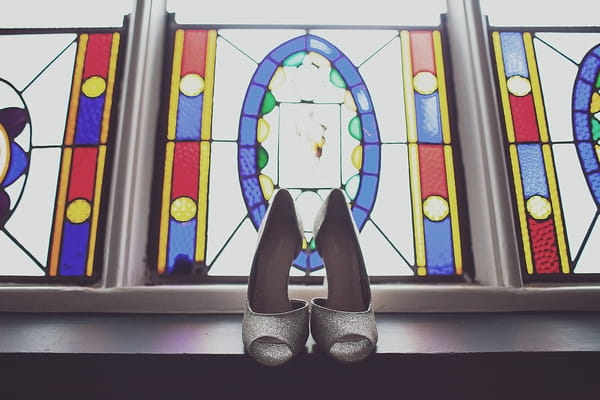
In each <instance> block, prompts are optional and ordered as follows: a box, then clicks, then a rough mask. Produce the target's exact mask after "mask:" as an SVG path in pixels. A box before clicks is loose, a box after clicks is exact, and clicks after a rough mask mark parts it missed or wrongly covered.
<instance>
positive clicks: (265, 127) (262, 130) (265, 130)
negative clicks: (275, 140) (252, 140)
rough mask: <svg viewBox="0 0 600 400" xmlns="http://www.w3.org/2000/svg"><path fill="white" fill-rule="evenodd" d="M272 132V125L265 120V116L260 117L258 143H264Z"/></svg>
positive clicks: (257, 132) (257, 129)
mask: <svg viewBox="0 0 600 400" xmlns="http://www.w3.org/2000/svg"><path fill="white" fill-rule="evenodd" d="M270 132H271V127H270V126H269V123H268V122H267V121H265V120H264V118H259V119H258V124H257V127H256V141H257V142H258V143H262V142H264V141H265V139H267V137H268V136H269V133H270Z"/></svg>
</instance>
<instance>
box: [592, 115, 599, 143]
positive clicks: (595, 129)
mask: <svg viewBox="0 0 600 400" xmlns="http://www.w3.org/2000/svg"><path fill="white" fill-rule="evenodd" d="M592 137H593V138H594V141H597V140H600V121H598V120H597V119H596V118H594V117H592Z"/></svg>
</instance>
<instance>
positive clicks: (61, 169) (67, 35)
mask: <svg viewBox="0 0 600 400" xmlns="http://www.w3.org/2000/svg"><path fill="white" fill-rule="evenodd" d="M126 30H127V27H126V26H124V27H122V28H105V29H61V30H44V29H37V30H32V29H29V30H11V31H0V49H1V50H2V54H3V61H2V63H0V254H2V262H1V263H0V279H1V280H11V281H14V280H17V281H28V280H36V281H40V280H41V281H47V282H52V281H78V282H91V281H93V280H96V279H97V278H98V277H99V276H100V275H99V274H100V272H101V271H100V270H101V256H102V254H101V250H102V243H103V231H104V229H103V227H104V218H105V210H106V199H107V198H108V196H107V195H108V193H107V191H106V186H107V184H106V182H107V181H108V178H109V172H110V162H109V160H110V153H111V148H112V145H111V144H112V141H113V132H112V127H113V126H114V122H115V118H116V107H115V106H114V102H115V101H116V98H117V93H118V83H119V73H118V70H119V65H120V63H121V60H120V57H119V56H120V54H121V53H122V49H123V41H124V40H125V38H126Z"/></svg>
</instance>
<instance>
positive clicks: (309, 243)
mask: <svg viewBox="0 0 600 400" xmlns="http://www.w3.org/2000/svg"><path fill="white" fill-rule="evenodd" d="M308 247H310V249H311V250H314V249H316V248H317V244H316V243H315V238H312V239H310V242H308Z"/></svg>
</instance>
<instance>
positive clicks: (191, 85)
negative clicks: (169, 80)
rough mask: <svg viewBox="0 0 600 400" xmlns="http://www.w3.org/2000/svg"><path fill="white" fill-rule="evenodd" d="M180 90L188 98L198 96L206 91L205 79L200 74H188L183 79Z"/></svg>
mask: <svg viewBox="0 0 600 400" xmlns="http://www.w3.org/2000/svg"><path fill="white" fill-rule="evenodd" d="M179 90H180V91H181V93H183V94H185V95H186V96H188V97H194V96H198V95H199V94H200V93H202V92H203V91H204V79H202V77H201V76H200V75H198V74H187V75H186V76H184V77H183V78H181V81H180V82H179Z"/></svg>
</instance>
